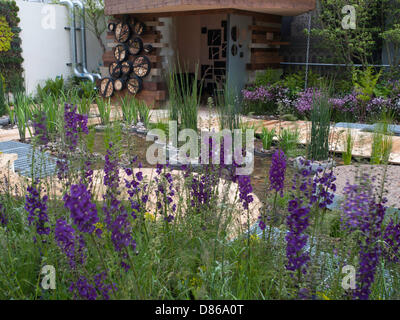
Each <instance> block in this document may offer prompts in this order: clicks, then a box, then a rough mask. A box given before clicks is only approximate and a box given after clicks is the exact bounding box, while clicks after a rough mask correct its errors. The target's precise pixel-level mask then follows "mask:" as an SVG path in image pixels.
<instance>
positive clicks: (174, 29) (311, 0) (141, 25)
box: [100, 0, 315, 107]
mask: <svg viewBox="0 0 400 320" xmlns="http://www.w3.org/2000/svg"><path fill="white" fill-rule="evenodd" d="M314 8H315V0H280V1H275V0H222V1H221V0H185V1H183V0H166V1H156V0H127V1H121V0H105V13H106V15H108V16H111V17H112V18H111V19H110V21H109V23H108V33H107V39H108V43H107V46H108V48H109V50H108V51H107V52H106V53H105V54H104V55H103V62H104V68H102V79H101V82H100V93H101V94H102V95H103V96H104V97H112V96H117V97H118V96H120V95H125V94H132V95H135V96H136V97H137V98H138V99H140V100H144V101H145V102H146V103H147V104H148V105H149V106H152V107H159V106H162V105H163V104H165V102H166V100H167V86H166V76H167V73H168V70H170V68H171V67H172V66H176V65H178V64H179V65H180V66H181V67H182V66H184V68H182V69H183V70H184V71H185V73H188V74H189V76H190V75H194V74H195V73H196V72H197V73H198V76H199V78H200V79H201V80H202V81H203V83H202V84H203V88H204V90H203V91H205V92H207V91H208V92H212V91H213V90H215V89H216V88H217V87H218V84H221V83H227V85H228V86H229V87H231V88H235V90H239V91H240V90H241V89H242V88H243V87H244V86H245V85H246V84H247V83H249V82H250V81H252V80H253V79H254V77H255V73H256V72H258V71H262V70H265V69H267V68H271V67H272V68H279V66H280V62H282V61H283V59H282V57H281V56H280V55H279V48H280V46H283V45H287V44H288V43H285V42H282V41H281V37H280V34H281V20H282V16H294V15H298V14H301V13H305V12H308V11H310V10H313V9H314Z"/></svg>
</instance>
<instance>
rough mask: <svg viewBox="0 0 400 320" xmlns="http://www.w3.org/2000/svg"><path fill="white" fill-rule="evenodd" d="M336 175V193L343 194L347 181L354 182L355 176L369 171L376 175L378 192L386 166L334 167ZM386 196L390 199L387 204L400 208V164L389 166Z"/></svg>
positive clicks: (371, 175)
mask: <svg viewBox="0 0 400 320" xmlns="http://www.w3.org/2000/svg"><path fill="white" fill-rule="evenodd" d="M334 173H335V175H336V178H337V180H336V187H337V191H336V194H339V195H343V189H344V187H345V186H346V182H347V181H348V182H350V183H354V182H355V178H356V177H357V176H359V175H360V173H368V174H369V175H370V177H376V179H375V181H374V182H372V184H373V186H374V188H375V190H376V193H378V192H380V190H381V184H382V180H383V177H384V175H385V166H378V165H374V166H372V165H358V166H354V165H350V166H339V167H336V168H335V169H334ZM384 180H385V181H384V182H385V185H384V190H385V193H384V196H385V197H386V198H387V199H388V203H387V206H389V207H395V208H400V166H394V165H389V166H387V172H386V178H385V179H384Z"/></svg>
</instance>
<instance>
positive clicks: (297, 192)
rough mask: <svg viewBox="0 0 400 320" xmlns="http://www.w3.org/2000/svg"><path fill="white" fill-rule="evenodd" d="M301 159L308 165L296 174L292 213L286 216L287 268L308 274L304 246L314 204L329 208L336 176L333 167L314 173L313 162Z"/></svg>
mask: <svg viewBox="0 0 400 320" xmlns="http://www.w3.org/2000/svg"><path fill="white" fill-rule="evenodd" d="M300 163H301V165H303V167H304V168H303V169H302V170H301V172H299V173H296V174H295V175H294V178H293V186H292V200H290V201H289V205H288V211H289V216H288V217H287V219H286V224H287V226H288V229H289V231H288V233H287V235H286V241H287V246H286V255H287V258H288V264H287V265H286V268H287V269H288V270H291V271H296V270H297V271H298V272H301V273H303V274H306V272H307V264H308V261H309V260H310V256H309V252H305V250H304V249H305V248H306V246H307V241H308V235H307V234H306V230H307V228H308V227H309V225H310V212H311V208H312V207H313V206H314V205H317V206H318V208H320V209H326V208H327V206H328V205H329V204H331V203H332V201H333V197H334V193H333V192H334V191H335V190H336V185H335V184H334V181H335V180H336V178H335V176H334V175H333V172H332V171H329V172H328V171H324V170H322V169H318V170H317V173H316V174H314V173H313V171H312V170H311V169H312V162H310V161H308V160H307V161H305V160H301V161H300Z"/></svg>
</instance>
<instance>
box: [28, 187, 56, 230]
mask: <svg viewBox="0 0 400 320" xmlns="http://www.w3.org/2000/svg"><path fill="white" fill-rule="evenodd" d="M37 185H38V181H36V182H34V183H33V184H32V185H31V186H29V187H28V188H27V192H28V194H27V195H25V210H26V211H27V212H28V222H29V225H31V224H32V223H33V222H35V225H36V232H37V233H38V234H39V235H43V234H46V235H48V234H49V233H50V228H49V227H48V226H46V225H47V224H48V222H49V218H48V216H47V199H48V198H47V196H46V195H45V196H43V198H42V199H40V193H39V191H38V189H37Z"/></svg>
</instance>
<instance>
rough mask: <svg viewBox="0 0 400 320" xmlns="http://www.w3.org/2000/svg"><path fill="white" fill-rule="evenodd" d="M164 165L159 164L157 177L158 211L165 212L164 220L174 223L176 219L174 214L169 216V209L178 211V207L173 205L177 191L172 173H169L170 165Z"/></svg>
mask: <svg viewBox="0 0 400 320" xmlns="http://www.w3.org/2000/svg"><path fill="white" fill-rule="evenodd" d="M165 168H166V169H165V170H164V165H160V164H157V169H156V172H157V176H156V177H155V181H156V183H157V188H156V190H155V194H156V196H157V203H156V205H157V209H158V210H160V211H165V208H167V209H166V212H163V215H164V218H165V219H164V220H165V221H166V222H172V221H173V220H174V217H173V215H172V214H168V208H170V209H171V210H172V212H174V211H175V210H176V206H174V203H173V197H174V196H175V189H174V181H173V178H172V174H171V172H169V171H167V170H168V169H169V166H168V164H167V165H166V166H165Z"/></svg>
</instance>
